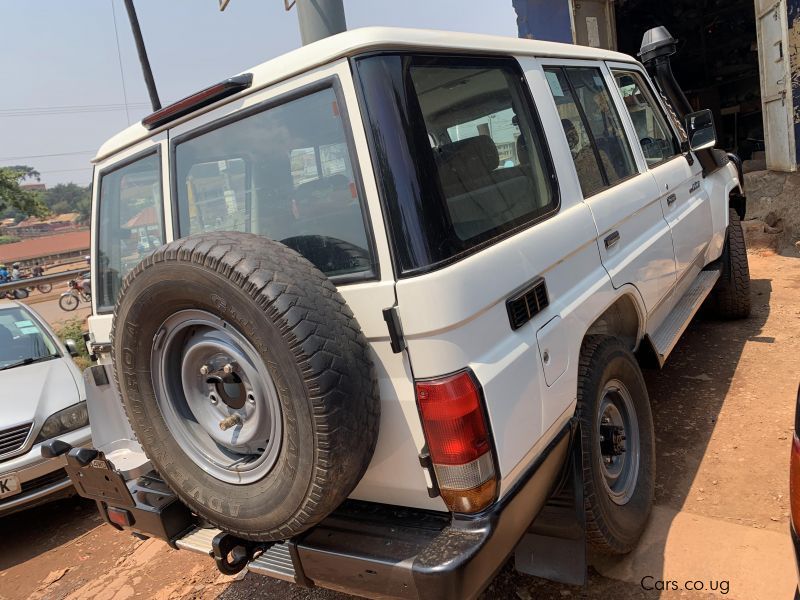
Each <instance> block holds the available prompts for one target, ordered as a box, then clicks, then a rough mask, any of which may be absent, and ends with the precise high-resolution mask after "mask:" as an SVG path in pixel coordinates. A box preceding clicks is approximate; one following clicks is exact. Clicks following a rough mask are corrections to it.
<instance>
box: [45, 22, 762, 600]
mask: <svg viewBox="0 0 800 600" xmlns="http://www.w3.org/2000/svg"><path fill="white" fill-rule="evenodd" d="M674 49H675V44H674V40H671V38H669V37H668V34H667V33H666V31H665V30H663V29H657V30H654V31H651V32H648V34H647V35H646V36H645V44H644V46H643V48H642V55H641V56H642V59H643V61H644V63H645V64H646V66H647V68H645V67H644V66H643V65H642V64H641V63H639V62H637V61H636V60H635V59H633V58H631V57H629V56H626V55H623V54H618V53H615V52H609V51H605V50H600V49H594V48H586V47H580V46H573V45H563V44H555V43H548V42H540V41H532V40H521V39H513V38H503V37H491V36H485V35H472V34H469V35H468V34H458V33H445V32H438V31H420V30H399V29H385V28H368V29H360V30H354V31H349V32H346V33H342V34H339V35H336V36H333V37H330V38H327V39H325V40H322V41H319V42H316V43H314V44H311V45H309V46H306V47H303V48H301V49H298V50H295V51H293V52H290V53H288V54H286V55H285V56H282V57H280V58H276V59H274V60H271V61H269V62H266V63H264V64H262V65H260V66H258V67H255V68H253V69H252V70H250V71H248V72H246V73H242V74H240V75H237V76H235V77H232V78H230V79H228V80H226V81H223V82H222V83H220V84H218V85H214V86H211V87H209V88H207V89H205V90H203V91H201V92H199V93H197V94H194V95H192V96H189V97H188V98H186V99H184V100H181V101H179V102H176V103H175V104H172V105H170V106H167V107H165V108H163V109H161V110H158V111H157V112H155V113H153V114H151V115H149V116H148V117H146V118H144V119H143V120H142V121H141V122H140V123H137V124H135V125H133V126H132V127H129V128H128V129H126V130H125V131H123V132H122V133H120V134H118V135H117V136H115V137H113V138H112V139H111V140H110V141H108V142H107V143H106V144H104V145H103V146H102V147H101V148H100V150H99V152H98V154H97V157H96V158H95V161H94V163H95V174H94V186H93V189H94V199H93V217H92V273H93V279H94V282H93V287H94V296H93V299H92V309H93V314H92V316H91V317H90V319H89V330H90V334H89V336H88V339H87V343H88V346H89V349H90V351H91V353H92V354H93V355H94V356H95V358H96V360H97V364H96V365H95V366H93V367H92V368H90V369H89V370H88V371H87V372H86V374H85V378H86V384H87V386H86V387H87V393H88V405H89V411H90V420H91V423H92V427H93V431H94V444H95V448H94V449H89V448H70V446H69V445H68V444H65V443H61V442H52V443H50V444H49V445H48V446H47V448H46V449H45V452H46V453H48V454H49V455H58V454H67V462H68V470H69V473H70V475H71V477H72V479H73V481H74V482H75V485H76V486H77V488H78V490H79V491H80V493H81V494H83V495H85V496H86V497H89V498H93V499H95V500H96V501H97V504H98V507H99V509H100V512H101V513H102V515H103V517H104V518H105V519H106V520H107V521H108V522H109V523H110V524H112V525H113V526H115V527H117V528H119V529H130V530H132V531H134V532H136V533H138V534H140V535H146V536H157V537H161V538H163V539H165V540H167V541H168V542H169V543H170V544H171V545H173V546H174V547H178V548H184V549H189V550H195V551H199V552H203V553H206V554H209V555H211V556H213V557H214V558H215V559H216V562H217V565H218V566H219V568H220V569H221V570H223V571H224V572H227V573H234V572H237V571H239V570H241V569H243V568H247V569H249V570H250V571H253V572H257V573H263V574H266V575H270V576H273V577H278V578H282V579H286V580H289V581H293V582H296V583H299V584H303V585H317V586H323V587H328V588H333V589H337V590H342V591H346V592H350V593H354V594H359V595H363V596H375V597H384V598H386V597H398V598H416V597H422V598H468V597H474V596H476V595H477V594H478V593H479V592H480V591H481V590H482V589H483V588H484V587H485V586H486V585H488V583H489V582H490V581H491V578H492V577H493V576H494V574H495V573H496V572H497V571H498V570H499V569H500V568H501V567H502V565H503V564H504V562H505V561H506V559H507V557H508V556H510V555H511V554H512V553H514V552H515V551H516V557H517V568H518V569H520V570H522V571H525V572H528V573H534V574H539V575H544V576H548V577H552V578H555V579H560V580H564V581H583V580H584V578H585V573H586V568H585V556H586V547H587V544H588V545H590V546H591V547H592V548H594V549H595V550H597V551H600V552H605V553H611V554H621V553H626V552H628V551H630V550H631V549H632V548H633V547H634V545H635V544H636V542H637V540H638V539H639V537H640V535H641V533H642V531H643V529H644V527H645V525H646V523H647V519H648V515H649V512H650V507H651V504H652V502H653V490H654V477H655V453H654V442H655V436H654V432H653V422H652V416H651V410H650V404H649V399H648V395H647V389H646V387H645V384H644V380H643V378H642V374H641V370H640V365H644V364H648V363H649V364H654V365H656V366H658V365H661V364H663V363H664V361H665V360H666V359H667V357H668V356H669V354H670V353H671V352H672V350H673V348H674V347H675V345H676V342H677V341H678V338H679V336H680V335H681V333H682V332H683V331H684V329H685V328H686V327H687V325H688V323H689V322H690V320H691V319H692V317H693V316H694V314H695V313H696V312H697V311H698V309H699V308H700V307H701V305H702V304H703V303H704V301H705V304H706V306H707V307H708V311H709V313H710V314H712V315H716V316H718V317H724V318H742V317H746V316H747V314H748V312H749V309H750V304H749V303H750V300H749V274H748V267H747V255H746V253H745V248H744V239H743V237H742V230H741V227H740V219H741V218H743V217H744V210H745V197H744V190H743V186H742V176H741V171H740V163H739V161H738V159H737V158H736V157H735V156H730V155H726V154H725V153H724V152H720V151H718V150H715V149H714V148H713V147H714V145H715V132H714V124H713V118H712V115H711V113H710V111H700V112H694V111H692V109H691V107H690V106H689V105H688V103H687V102H686V99H685V98H684V96H683V94H682V93H681V92H680V88H679V87H678V86H677V84H676V83H675V81H674V79H673V78H672V73H671V70H670V68H669V55H670V54H671V53H673V52H674ZM648 71H649V73H648ZM651 75H652V77H651Z"/></svg>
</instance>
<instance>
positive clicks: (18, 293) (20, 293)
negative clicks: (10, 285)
mask: <svg viewBox="0 0 800 600" xmlns="http://www.w3.org/2000/svg"><path fill="white" fill-rule="evenodd" d="M28 295H29V293H28V290H26V289H23V288H18V289H16V290H14V298H16V299H17V300H25V298H27V297H28Z"/></svg>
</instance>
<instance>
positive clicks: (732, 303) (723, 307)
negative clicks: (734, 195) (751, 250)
mask: <svg viewBox="0 0 800 600" xmlns="http://www.w3.org/2000/svg"><path fill="white" fill-rule="evenodd" d="M721 262H722V273H720V277H719V280H718V281H717V284H716V286H715V287H714V290H713V292H712V295H711V307H710V308H711V311H712V314H714V315H715V316H717V317H720V318H722V319H745V318H747V317H748V316H750V265H749V264H748V263H747V247H746V246H745V241H744V231H742V223H741V221H740V220H739V213H737V212H736V211H735V210H734V209H732V208H731V209H730V224H729V225H728V239H727V240H726V244H725V250H724V252H723V254H722V259H721Z"/></svg>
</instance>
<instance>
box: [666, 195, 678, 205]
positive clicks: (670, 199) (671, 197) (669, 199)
mask: <svg viewBox="0 0 800 600" xmlns="http://www.w3.org/2000/svg"><path fill="white" fill-rule="evenodd" d="M677 200H678V197H677V196H676V195H675V194H670V195H669V196H667V206H672V205H673V204H675V202H676V201H677Z"/></svg>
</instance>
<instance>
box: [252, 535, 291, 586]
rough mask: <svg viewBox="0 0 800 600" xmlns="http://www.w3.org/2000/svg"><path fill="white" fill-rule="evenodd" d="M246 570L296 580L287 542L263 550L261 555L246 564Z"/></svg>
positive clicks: (285, 579)
mask: <svg viewBox="0 0 800 600" xmlns="http://www.w3.org/2000/svg"><path fill="white" fill-rule="evenodd" d="M247 570H248V571H251V572H253V573H257V574H259V575H268V576H269V577H274V578H276V579H282V580H284V581H289V582H291V583H296V581H297V579H296V577H295V572H294V564H293V563H292V556H291V554H289V546H288V545H287V544H275V545H273V546H270V548H269V549H268V550H267V551H266V552H263V553H262V554H261V556H259V557H258V558H256V559H255V560H254V561H252V562H251V563H250V564H249V565H247Z"/></svg>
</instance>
